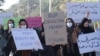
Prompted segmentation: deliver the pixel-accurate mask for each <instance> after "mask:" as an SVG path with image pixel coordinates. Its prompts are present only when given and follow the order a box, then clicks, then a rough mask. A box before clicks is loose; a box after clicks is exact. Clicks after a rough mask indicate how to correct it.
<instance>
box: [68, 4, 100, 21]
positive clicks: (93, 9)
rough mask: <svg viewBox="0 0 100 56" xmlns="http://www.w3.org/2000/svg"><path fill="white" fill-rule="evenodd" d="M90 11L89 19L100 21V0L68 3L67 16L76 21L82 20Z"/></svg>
mask: <svg viewBox="0 0 100 56" xmlns="http://www.w3.org/2000/svg"><path fill="white" fill-rule="evenodd" d="M87 11H89V12H90V15H89V19H92V21H93V22H96V21H100V16H99V15H100V3H99V2H84V3H82V2H75V3H70V2H69V3H67V17H68V18H73V19H74V21H75V22H81V21H82V19H83V18H84V17H85V14H86V12H87Z"/></svg>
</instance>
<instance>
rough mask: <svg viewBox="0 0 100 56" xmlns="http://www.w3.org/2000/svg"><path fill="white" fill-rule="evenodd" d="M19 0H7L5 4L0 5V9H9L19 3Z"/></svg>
mask: <svg viewBox="0 0 100 56" xmlns="http://www.w3.org/2000/svg"><path fill="white" fill-rule="evenodd" d="M18 2H19V0H5V3H4V4H3V6H1V7H0V9H4V10H7V9H9V8H10V7H11V6H12V5H14V4H16V3H18Z"/></svg>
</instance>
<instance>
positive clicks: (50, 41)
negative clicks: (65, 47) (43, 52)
mask: <svg viewBox="0 0 100 56" xmlns="http://www.w3.org/2000/svg"><path fill="white" fill-rule="evenodd" d="M64 19H65V16H64V13H63V12H57V13H46V14H45V16H44V28H45V39H46V45H56V44H67V33H66V23H65V22H64Z"/></svg>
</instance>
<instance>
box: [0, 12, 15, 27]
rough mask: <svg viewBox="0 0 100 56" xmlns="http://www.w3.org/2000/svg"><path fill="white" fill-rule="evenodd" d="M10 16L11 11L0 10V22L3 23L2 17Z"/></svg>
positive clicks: (11, 14) (11, 15)
mask: <svg viewBox="0 0 100 56" xmlns="http://www.w3.org/2000/svg"><path fill="white" fill-rule="evenodd" d="M12 17H13V13H12V12H0V24H2V25H4V19H5V18H12Z"/></svg>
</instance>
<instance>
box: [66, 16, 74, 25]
mask: <svg viewBox="0 0 100 56" xmlns="http://www.w3.org/2000/svg"><path fill="white" fill-rule="evenodd" d="M67 20H71V22H72V24H73V25H72V26H75V22H74V20H73V19H72V18H67V19H66V23H67Z"/></svg>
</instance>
